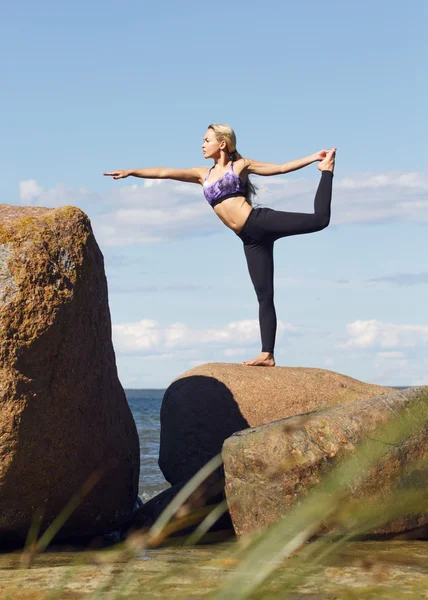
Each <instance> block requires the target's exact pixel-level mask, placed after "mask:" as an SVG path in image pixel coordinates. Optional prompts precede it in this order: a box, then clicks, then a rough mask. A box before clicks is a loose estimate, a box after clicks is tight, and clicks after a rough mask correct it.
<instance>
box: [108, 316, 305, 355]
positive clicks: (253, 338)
mask: <svg viewBox="0 0 428 600" xmlns="http://www.w3.org/2000/svg"><path fill="white" fill-rule="evenodd" d="M285 331H287V333H288V335H290V334H291V335H302V333H301V330H300V328H298V327H295V326H293V325H290V324H289V323H283V322H281V321H279V322H278V332H277V339H278V340H280V339H281V336H282V335H283V333H284V332H285ZM113 340H114V346H115V348H116V351H118V352H119V353H123V354H139V355H145V354H153V353H154V352H155V353H165V352H170V351H172V350H178V351H181V350H186V349H189V348H191V349H193V350H195V349H203V348H212V347H213V346H215V347H218V348H222V347H224V348H225V349H228V350H230V347H232V349H233V348H235V350H241V349H242V348H243V347H246V346H247V345H248V344H258V343H260V327H259V322H258V321H257V320H245V321H234V322H231V323H228V324H227V325H224V326H223V327H219V328H215V329H212V328H206V329H203V328H201V329H196V328H192V327H190V326H189V325H187V324H186V323H173V324H171V325H169V326H166V327H162V326H161V325H160V324H159V323H158V322H157V321H153V320H150V319H143V320H141V321H137V322H134V323H123V324H118V325H113Z"/></svg>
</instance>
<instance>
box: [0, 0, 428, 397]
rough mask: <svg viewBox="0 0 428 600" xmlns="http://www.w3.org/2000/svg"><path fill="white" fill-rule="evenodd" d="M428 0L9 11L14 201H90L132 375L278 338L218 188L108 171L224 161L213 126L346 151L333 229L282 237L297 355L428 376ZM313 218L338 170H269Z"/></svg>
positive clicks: (269, 196)
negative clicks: (119, 176) (263, 327)
mask: <svg viewBox="0 0 428 600" xmlns="http://www.w3.org/2000/svg"><path fill="white" fill-rule="evenodd" d="M427 17H428V4H427V3H426V1H425V0H413V1H412V2H409V3H407V4H404V5H403V4H402V3H398V2H395V1H388V2H386V1H384V0H379V1H376V0H372V1H371V2H369V1H366V0H362V1H360V2H358V3H344V2H338V1H337V2H336V1H330V2H324V3H320V2H315V1H312V0H308V1H307V2H305V3H288V2H280V1H279V0H267V1H266V2H263V4H262V5H260V4H259V3H254V4H252V3H248V2H242V1H240V0H238V1H236V2H234V3H229V2H221V1H220V2H217V3H201V2H181V3H178V2H172V1H165V2H163V3H155V2H153V3H141V2H134V1H126V0H125V1H124V2H122V3H120V4H118V3H116V2H115V3H113V2H109V1H104V2H99V1H98V0H96V1H92V2H89V3H86V2H85V3H84V2H82V1H80V0H77V1H75V2H73V3H72V4H66V3H58V2H46V1H43V0H41V1H40V2H38V3H32V2H31V3H30V2H28V1H26V2H19V1H17V2H16V3H14V4H12V3H8V4H7V5H6V4H5V6H4V8H2V20H1V23H0V57H1V58H0V60H1V68H2V86H1V87H2V93H1V97H0V103H1V108H2V110H1V111H0V130H1V131H2V140H3V144H2V146H1V149H0V159H1V164H2V166H3V177H2V186H1V192H0V203H7V204H18V205H20V204H21V205H29V204H32V205H41V206H52V207H53V206H60V205H64V204H72V205H76V206H79V207H80V208H82V209H83V210H84V211H85V212H86V213H87V214H88V215H89V217H90V219H91V222H92V226H93V229H94V233H95V235H96V238H97V241H98V243H99V245H100V247H101V250H102V252H103V254H104V258H105V266H106V274H107V278H108V283H109V301H110V309H111V315H112V322H113V339H114V345H115V350H116V358H117V364H118V369H119V376H120V378H121V381H122V384H123V385H124V386H125V387H166V386H168V385H169V383H170V382H171V381H172V380H173V379H174V378H175V377H176V376H178V375H179V374H181V373H183V372H184V371H186V370H188V369H190V368H192V367H193V366H195V365H197V364H201V363H205V362H241V361H242V360H245V359H248V358H252V357H254V356H256V354H258V352H259V350H260V342H259V333H258V322H257V302H256V297H255V293H254V291H253V289H252V286H251V282H250V280H249V277H248V273H247V267H246V264H245V258H244V254H243V250H242V243H241V242H240V240H239V239H238V238H237V237H236V236H235V235H234V234H233V232H231V231H230V230H228V229H227V228H226V227H224V225H222V223H221V222H220V220H219V219H218V218H217V217H216V215H215V214H214V212H213V211H212V209H211V208H210V207H209V206H208V204H207V203H206V201H205V199H204V197H203V194H202V190H201V188H200V187H199V186H196V185H191V184H180V183H177V182H172V181H157V182H153V181H144V180H141V179H135V178H129V179H125V180H121V181H113V180H112V179H110V178H103V177H102V173H103V172H104V171H108V170H113V169H122V168H138V167H139V168H142V167H150V166H157V165H163V166H170V167H191V166H197V165H200V166H211V164H208V162H205V161H204V159H203V157H202V154H201V149H200V147H201V143H202V137H203V134H204V132H205V130H206V127H207V125H208V124H209V123H211V122H220V123H228V124H230V125H231V126H232V127H233V128H234V129H235V131H236V134H237V138H238V150H239V151H240V152H241V154H243V155H244V156H248V157H250V158H254V159H256V160H261V161H268V162H278V163H281V162H285V161H287V160H291V159H294V158H298V157H301V156H306V155H308V154H311V153H313V152H315V151H317V150H320V149H321V148H329V147H331V146H333V145H334V146H336V147H337V148H338V153H337V163H336V174H335V179H334V192H333V215H332V221H331V225H330V226H329V228H328V229H326V230H325V231H323V232H319V233H316V234H311V235H306V236H299V237H293V238H288V239H287V240H279V241H278V242H277V244H276V247H275V274H276V284H275V285H276V287H275V290H276V307H277V314H278V319H279V321H280V326H279V331H278V338H277V340H278V341H277V348H276V359H277V363H278V364H279V365H280V366H287V365H291V366H309V367H320V368H327V369H332V370H335V371H338V372H341V373H345V374H347V375H350V376H352V377H356V378H358V379H362V380H364V381H370V382H377V383H381V384H385V385H416V384H428V352H427V351H428V317H427V310H426V304H427V290H428V288H427V286H428V264H427V263H428V260H427V259H428V251H427V246H426V239H427V230H428V168H427V167H428V152H427V142H426V140H427V134H428V131H427V130H428V126H427V122H428V120H427V117H426V106H427V105H428V97H427V96H428V93H427V91H428V84H427V77H426V72H427V62H428V61H427V56H428V42H427V36H426V23H427ZM254 181H255V183H256V184H258V185H259V198H258V202H259V203H260V204H261V205H263V206H271V207H272V208H275V209H278V210H281V209H284V210H296V211H299V212H302V211H311V209H312V202H313V197H314V194H315V190H316V186H317V181H318V171H317V169H316V165H311V166H310V167H307V168H305V169H303V170H301V171H298V172H296V173H293V174H289V175H287V176H281V177H270V178H261V177H259V178H257V177H255V178H254Z"/></svg>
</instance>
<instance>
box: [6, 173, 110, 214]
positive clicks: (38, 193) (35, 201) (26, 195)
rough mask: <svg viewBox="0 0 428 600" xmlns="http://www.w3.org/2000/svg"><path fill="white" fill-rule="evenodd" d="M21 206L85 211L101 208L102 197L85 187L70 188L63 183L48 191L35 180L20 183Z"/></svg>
mask: <svg viewBox="0 0 428 600" xmlns="http://www.w3.org/2000/svg"><path fill="white" fill-rule="evenodd" d="M18 202H19V204H22V205H24V206H46V207H47V208H57V207H59V206H78V207H79V208H82V210H84V207H87V208H88V209H89V208H91V207H94V206H95V205H97V206H99V204H100V203H101V202H102V197H101V195H100V194H98V193H96V192H90V191H89V190H87V189H86V188H84V187H80V188H77V189H76V188H70V187H67V186H65V185H64V184H63V183H57V184H56V185H55V186H54V187H52V188H50V189H48V190H46V189H45V188H44V187H43V186H41V185H39V184H38V183H37V181H35V180H34V179H26V180H23V181H21V182H20V183H19V201H18Z"/></svg>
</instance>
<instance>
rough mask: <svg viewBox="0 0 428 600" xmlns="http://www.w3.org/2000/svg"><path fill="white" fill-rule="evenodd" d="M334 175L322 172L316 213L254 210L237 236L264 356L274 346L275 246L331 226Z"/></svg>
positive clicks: (266, 209)
mask: <svg viewBox="0 0 428 600" xmlns="http://www.w3.org/2000/svg"><path fill="white" fill-rule="evenodd" d="M332 182H333V173H332V172H331V171H322V173H321V180H320V182H319V185H318V190H317V193H316V195H315V201H314V212H313V213H293V212H285V211H280V210H273V209H272V208H254V209H253V210H252V211H251V212H250V214H249V216H248V219H247V220H246V222H245V224H244V226H243V228H242V229H241V231H240V232H239V233H238V236H239V237H240V238H241V240H242V241H243V242H244V252H245V256H246V259H247V264H248V271H249V273H250V277H251V281H252V282H253V285H254V289H255V290H256V294H257V300H258V301H259V321H260V333H261V337H262V352H272V353H273V349H274V346H275V335H276V312H275V305H274V303H273V244H274V242H275V240H277V239H279V238H282V237H287V236H289V235H299V234H301V233H312V232H314V231H321V229H324V228H325V227H327V225H328V224H329V222H330V204H331V190H332Z"/></svg>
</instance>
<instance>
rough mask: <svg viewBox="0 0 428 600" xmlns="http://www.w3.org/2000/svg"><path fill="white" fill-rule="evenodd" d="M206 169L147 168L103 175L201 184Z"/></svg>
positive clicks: (117, 177) (116, 177)
mask: <svg viewBox="0 0 428 600" xmlns="http://www.w3.org/2000/svg"><path fill="white" fill-rule="evenodd" d="M206 171H207V169H205V168H204V167H194V168H192V169H169V168H168V167H149V168H148V169H129V170H126V171H111V172H109V173H104V175H110V176H111V177H113V179H124V178H125V177H130V176H132V177H143V178H144V179H176V180H177V181H186V182H187V183H201V184H202V183H203V182H204V175H205V172H206Z"/></svg>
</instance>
